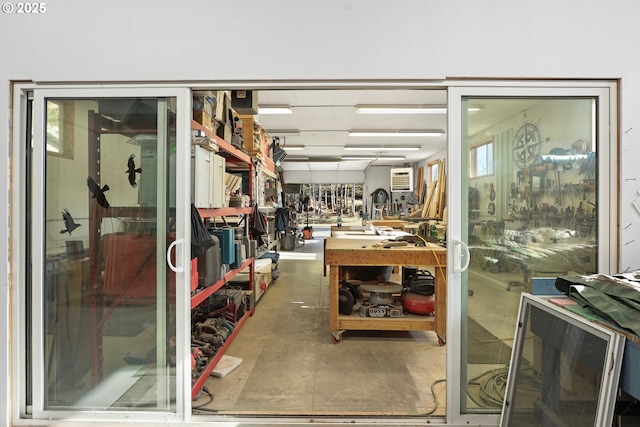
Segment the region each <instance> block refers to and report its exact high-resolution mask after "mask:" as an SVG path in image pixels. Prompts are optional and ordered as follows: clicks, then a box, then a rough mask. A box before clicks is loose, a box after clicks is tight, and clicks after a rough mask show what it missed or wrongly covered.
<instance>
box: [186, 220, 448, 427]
mask: <svg viewBox="0 0 640 427" xmlns="http://www.w3.org/2000/svg"><path fill="white" fill-rule="evenodd" d="M328 236H329V228H328V227H323V226H314V240H308V241H306V244H305V245H304V246H303V247H301V248H297V249H296V250H295V251H292V252H280V254H281V257H280V263H279V271H280V273H281V275H280V277H279V278H278V279H277V280H276V281H275V282H273V284H272V285H271V287H270V288H269V289H268V291H267V292H266V293H265V294H264V295H263V297H262V298H261V299H260V301H259V302H258V304H257V306H256V309H255V314H254V316H253V317H251V318H249V319H248V321H247V322H246V323H245V326H244V328H243V329H242V331H240V333H239V335H238V336H237V337H236V339H235V340H234V342H233V343H232V344H231V346H230V348H229V350H228V351H227V353H226V354H228V355H230V356H234V357H240V358H242V364H241V365H240V366H239V367H238V368H236V369H235V370H234V371H232V372H231V373H230V374H229V375H227V376H226V377H225V378H215V377H211V378H210V379H209V380H208V381H207V383H206V387H207V389H208V390H209V391H210V392H211V393H212V394H213V396H214V398H213V400H212V401H210V397H209V396H207V395H206V394H205V393H201V394H200V396H199V397H198V399H197V400H195V401H194V402H193V403H192V406H193V407H194V414H199V413H210V412H211V411H214V412H217V413H219V414H239V415H248V414H255V415H269V414H271V415H276V414H277V415H349V416H357V415H377V416H379V415H389V416H425V417H426V416H432V417H443V416H444V415H445V411H446V401H445V384H444V383H443V382H437V381H438V380H442V379H444V378H445V366H446V365H445V358H446V353H445V352H446V347H441V346H439V345H438V340H437V337H436V334H435V333H434V332H378V331H347V332H345V334H344V335H343V340H342V342H341V343H339V344H334V343H333V340H332V337H331V334H330V333H329V324H328V317H329V316H328V311H329V306H328V291H329V279H328V277H323V262H322V259H323V254H322V250H323V242H322V240H323V239H324V238H325V237H328ZM432 386H433V390H435V392H436V396H433V394H432ZM209 401H210V402H209ZM436 402H437V406H436ZM196 408H198V409H196Z"/></svg>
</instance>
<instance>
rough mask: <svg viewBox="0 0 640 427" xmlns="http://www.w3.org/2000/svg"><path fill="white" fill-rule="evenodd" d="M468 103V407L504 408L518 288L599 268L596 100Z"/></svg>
mask: <svg viewBox="0 0 640 427" xmlns="http://www.w3.org/2000/svg"><path fill="white" fill-rule="evenodd" d="M467 106H482V109H479V110H477V111H475V112H467ZM462 107H463V108H462V110H463V124H464V126H466V129H463V135H465V137H464V138H463V147H462V152H463V153H464V152H469V153H470V154H469V156H468V158H463V169H462V170H463V171H464V172H463V181H462V186H463V189H466V190H467V194H466V195H464V196H463V197H464V198H465V201H466V203H465V204H464V205H466V214H465V212H463V222H465V224H463V233H462V234H463V240H465V241H466V242H467V244H468V246H469V249H470V257H471V263H470V266H469V270H468V271H467V272H465V273H463V275H462V282H463V286H465V289H464V291H463V298H464V301H463V324H462V336H463V346H462V365H463V366H462V367H461V372H462V375H461V402H462V412H463V413H484V412H489V413H499V412H500V409H501V406H502V400H503V398H504V381H505V380H506V374H507V366H508V363H509V360H510V356H511V348H512V345H513V335H514V328H515V325H516V316H517V312H518V304H519V299H520V293H521V292H531V277H556V276H558V275H561V274H591V273H594V272H595V271H596V270H597V266H596V259H597V229H596V225H597V211H596V200H597V186H596V182H597V176H596V147H597V141H596V140H595V134H596V132H595V123H596V120H595V119H596V117H595V111H596V108H595V99H593V98H465V99H463V105H462ZM463 157H464V156H463ZM465 297H466V298H465Z"/></svg>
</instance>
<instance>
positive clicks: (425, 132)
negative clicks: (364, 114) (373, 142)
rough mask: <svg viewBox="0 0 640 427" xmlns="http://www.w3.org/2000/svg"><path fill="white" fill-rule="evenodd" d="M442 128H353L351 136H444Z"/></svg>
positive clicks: (350, 132)
mask: <svg viewBox="0 0 640 427" xmlns="http://www.w3.org/2000/svg"><path fill="white" fill-rule="evenodd" d="M442 135H444V131H443V130H441V129H428V130H389V131H387V130H351V131H349V136H386V137H395V136H397V137H411V136H414V137H415V136H442Z"/></svg>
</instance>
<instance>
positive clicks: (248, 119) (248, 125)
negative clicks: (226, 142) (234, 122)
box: [238, 114, 269, 155]
mask: <svg viewBox="0 0 640 427" xmlns="http://www.w3.org/2000/svg"><path fill="white" fill-rule="evenodd" d="M238 117H240V120H242V136H243V138H244V148H246V150H247V152H248V153H249V154H251V155H255V154H262V153H263V152H264V151H265V149H264V148H265V141H266V139H267V138H269V136H268V134H267V133H266V132H265V130H264V129H263V128H262V125H260V123H258V122H257V121H256V119H255V117H254V116H252V115H246V114H240V115H239V116H238Z"/></svg>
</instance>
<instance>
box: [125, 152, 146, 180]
mask: <svg viewBox="0 0 640 427" xmlns="http://www.w3.org/2000/svg"><path fill="white" fill-rule="evenodd" d="M135 158H136V155H135V154H132V155H130V156H129V161H128V162H127V171H126V172H125V173H126V174H128V175H129V184H131V186H132V187H133V188H136V187H137V186H138V183H137V182H136V174H137V173H142V168H136V162H135V160H134V159H135Z"/></svg>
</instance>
